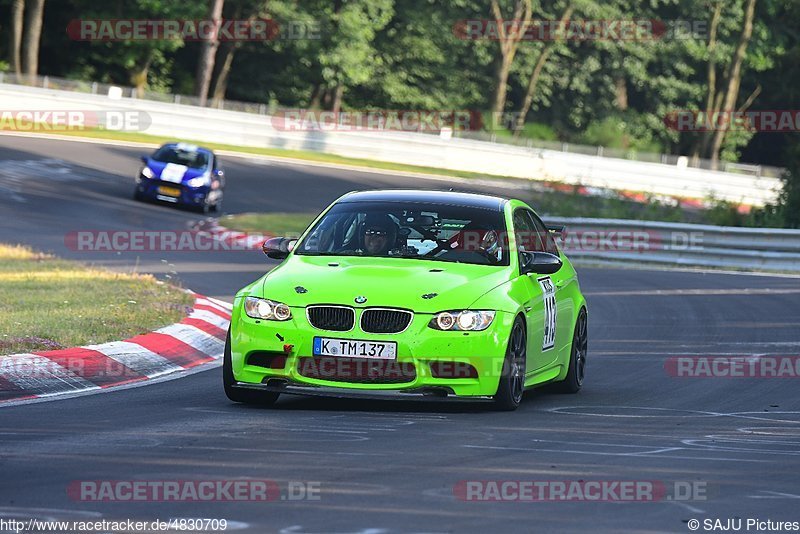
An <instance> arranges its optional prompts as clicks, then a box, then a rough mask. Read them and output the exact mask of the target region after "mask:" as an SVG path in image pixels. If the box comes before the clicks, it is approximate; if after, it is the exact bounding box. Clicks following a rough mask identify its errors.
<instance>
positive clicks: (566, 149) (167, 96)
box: [0, 71, 784, 178]
mask: <svg viewBox="0 0 800 534" xmlns="http://www.w3.org/2000/svg"><path fill="white" fill-rule="evenodd" d="M3 83H6V84H14V85H24V86H31V87H41V88H43V89H58V90H61V91H73V92H78V93H89V94H95V95H97V94H99V95H106V94H108V92H109V89H111V88H112V87H117V88H119V89H120V90H121V94H122V95H123V96H125V97H127V98H132V99H141V100H149V101H153V102H164V103H172V104H181V105H188V106H199V105H200V99H199V98H198V97H196V96H192V95H181V94H177V93H165V92H160V91H151V90H147V89H142V90H137V89H136V88H135V87H129V86H118V85H112V84H108V83H98V82H87V81H82V80H70V79H67V78H58V77H55V76H34V77H29V76H24V75H23V76H17V75H15V74H13V73H10V72H1V71H0V84H3ZM208 107H210V108H213V109H220V110H225V111H237V112H241V113H250V114H258V115H271V114H274V113H276V112H278V111H280V110H283V109H286V108H284V107H282V106H278V104H277V102H271V103H270V104H263V103H256V102H241V101H236V100H226V99H213V98H212V99H210V100H209V104H208ZM456 136H457V137H459V138H462V139H472V140H476V141H484V142H489V143H494V144H499V145H508V146H518V147H524V148H528V149H530V150H549V151H552V152H563V153H569V154H578V155H585V156H595V157H598V158H611V159H626V160H631V161H638V162H645V163H657V164H661V165H671V166H677V165H680V164H681V161H683V163H684V164H685V165H686V166H688V167H690V168H697V169H705V170H710V169H711V168H712V162H711V160H707V159H697V160H695V159H693V158H685V157H682V156H676V155H672V154H656V153H651V152H641V151H637V150H633V149H619V148H610V147H603V146H595V145H580V144H575V143H564V142H561V141H546V140H541V139H536V140H534V139H525V138H521V139H515V138H513V137H511V136H507V135H505V136H504V135H497V134H496V133H495V132H491V131H471V132H457V133H456ZM719 165H720V170H721V171H724V172H729V173H735V174H742V175H748V176H754V177H756V178H762V177H764V178H780V176H781V174H782V173H783V171H784V169H782V168H780V167H770V166H767V165H749V164H740V163H732V162H724V161H723V162H720V164H719Z"/></svg>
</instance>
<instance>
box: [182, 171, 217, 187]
mask: <svg viewBox="0 0 800 534" xmlns="http://www.w3.org/2000/svg"><path fill="white" fill-rule="evenodd" d="M210 183H211V175H210V174H209V173H205V174H201V175H200V176H197V177H195V178H192V179H191V180H189V181H187V182H186V185H188V186H189V187H202V186H204V185H209V184H210Z"/></svg>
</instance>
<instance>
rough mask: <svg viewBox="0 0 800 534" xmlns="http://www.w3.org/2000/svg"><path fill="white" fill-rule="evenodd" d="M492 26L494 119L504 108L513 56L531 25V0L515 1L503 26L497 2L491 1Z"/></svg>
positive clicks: (492, 108)
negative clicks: (494, 41) (494, 42)
mask: <svg viewBox="0 0 800 534" xmlns="http://www.w3.org/2000/svg"><path fill="white" fill-rule="evenodd" d="M491 7H492V16H493V17H494V20H493V21H490V22H491V23H492V24H497V39H498V45H499V47H498V51H499V57H498V58H497V60H496V63H495V72H494V94H493V96H492V104H491V111H492V113H493V116H494V117H498V116H500V114H501V113H502V112H503V110H505V107H506V93H507V91H508V76H509V74H510V72H511V65H512V64H513V63H514V56H515V55H516V54H517V49H518V48H519V44H520V41H521V39H522V38H523V36H524V35H525V32H526V31H527V30H528V26H529V25H530V23H531V16H532V8H531V0H516V3H515V6H514V12H513V15H512V18H511V24H505V22H506V20H505V17H504V16H503V12H502V9H501V7H500V3H499V0H492V4H491Z"/></svg>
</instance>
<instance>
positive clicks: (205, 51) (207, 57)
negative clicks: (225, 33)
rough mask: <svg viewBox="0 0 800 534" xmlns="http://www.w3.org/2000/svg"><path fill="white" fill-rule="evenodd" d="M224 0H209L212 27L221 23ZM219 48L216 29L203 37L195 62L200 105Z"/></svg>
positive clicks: (206, 97) (204, 99) (207, 86)
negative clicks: (207, 37)
mask: <svg viewBox="0 0 800 534" xmlns="http://www.w3.org/2000/svg"><path fill="white" fill-rule="evenodd" d="M224 5H225V0H211V8H210V12H209V20H211V21H212V22H213V26H214V28H219V27H220V25H221V24H222V8H223V6H224ZM218 48H219V34H218V32H217V31H215V32H214V35H213V36H211V38H210V39H204V40H203V44H202V46H201V51H200V60H199V61H198V63H197V96H198V97H199V98H200V105H201V106H205V105H206V101H207V100H208V88H209V86H210V85H211V75H212V73H213V72H214V59H215V57H216V55H217V49H218Z"/></svg>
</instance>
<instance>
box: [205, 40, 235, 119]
mask: <svg viewBox="0 0 800 534" xmlns="http://www.w3.org/2000/svg"><path fill="white" fill-rule="evenodd" d="M238 48H239V44H238V43H231V42H225V43H222V45H221V46H220V52H221V54H222V56H221V58H220V59H221V61H216V60H215V62H214V81H213V83H212V84H211V89H210V91H209V92H210V93H211V98H212V100H211V107H215V108H216V107H219V104H220V102H222V100H224V99H225V92H226V91H227V90H228V76H229V75H230V73H231V67H232V66H233V56H234V55H236V50H238Z"/></svg>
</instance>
